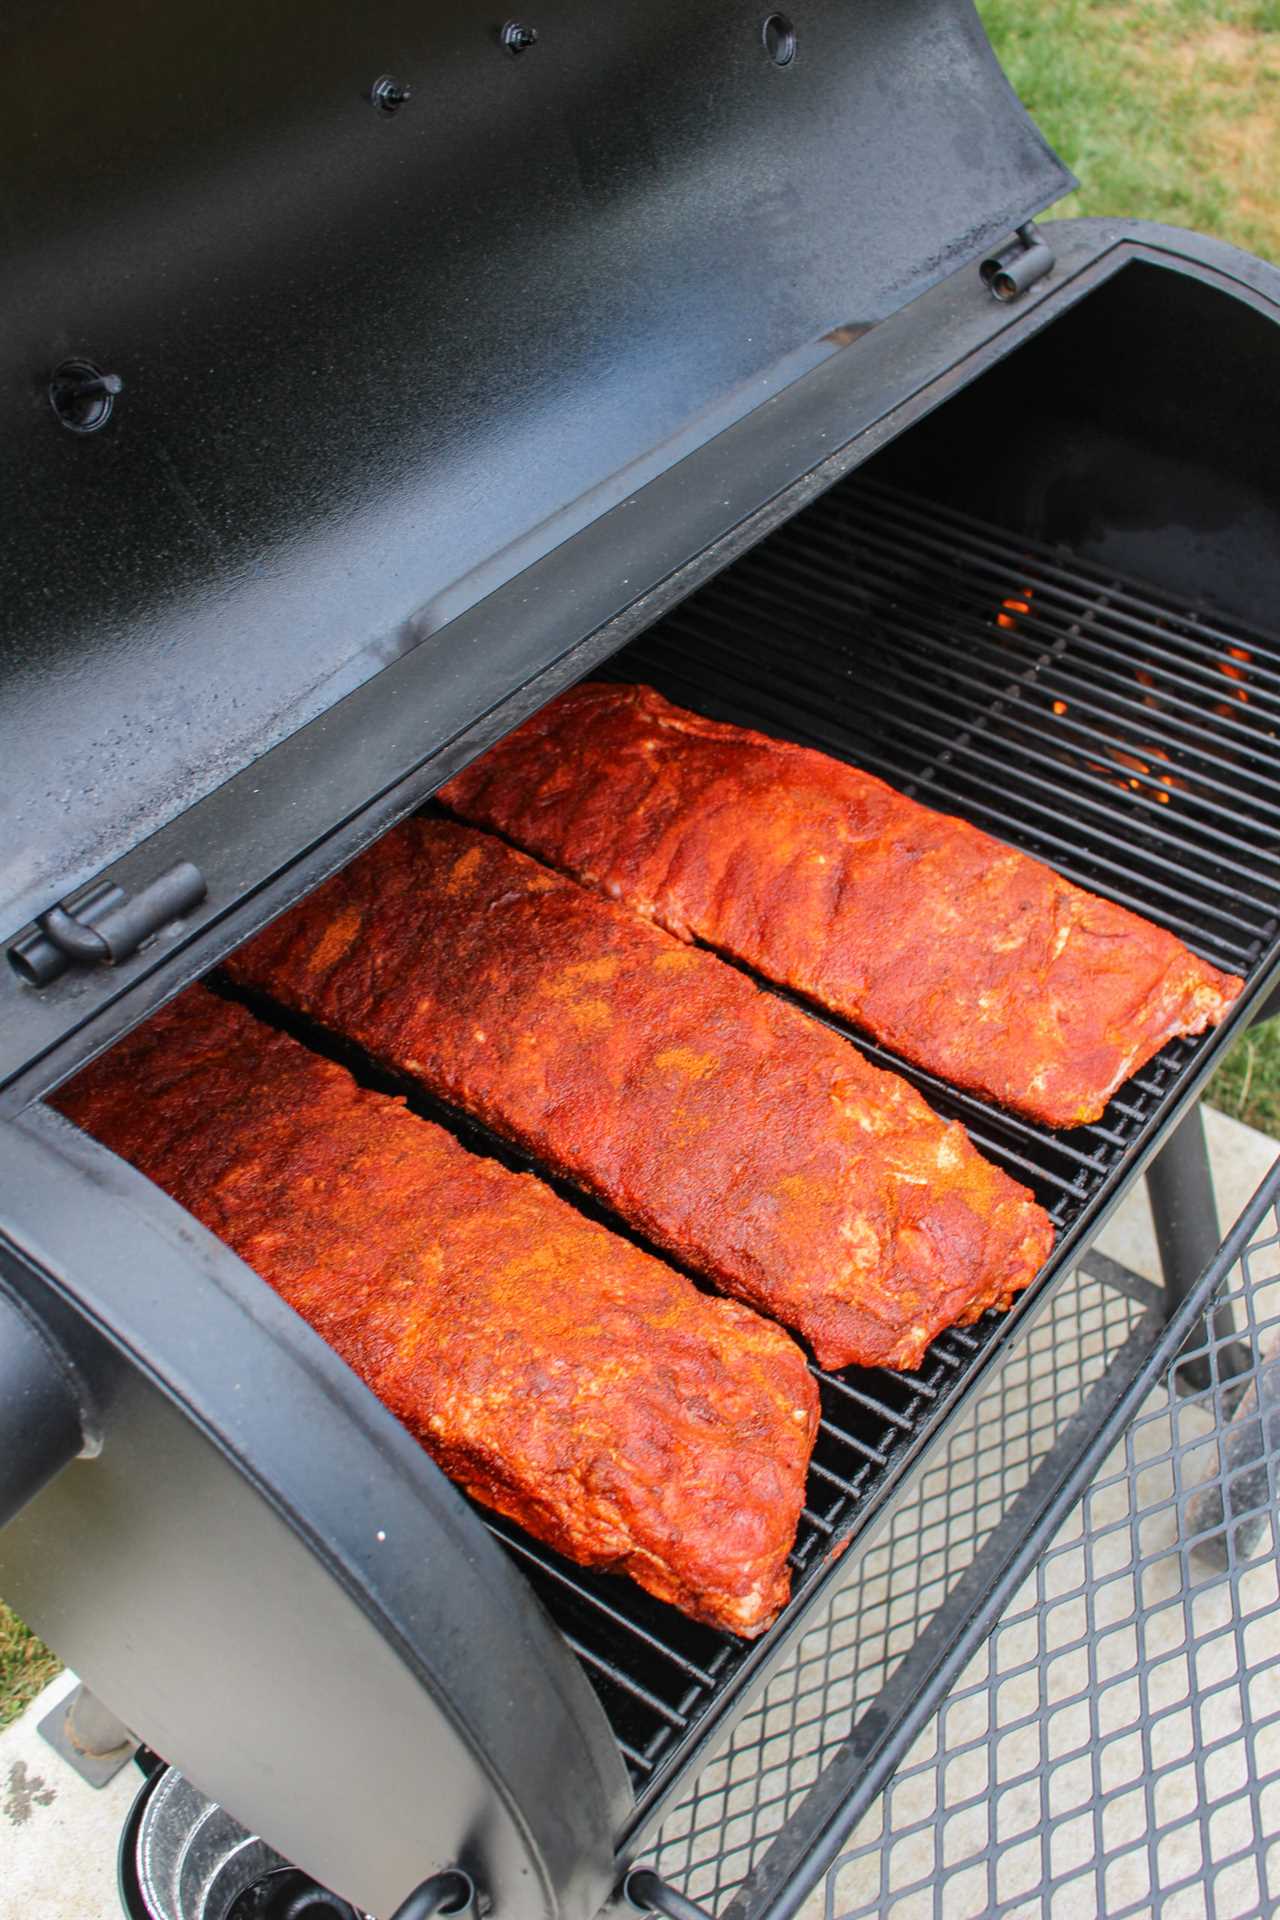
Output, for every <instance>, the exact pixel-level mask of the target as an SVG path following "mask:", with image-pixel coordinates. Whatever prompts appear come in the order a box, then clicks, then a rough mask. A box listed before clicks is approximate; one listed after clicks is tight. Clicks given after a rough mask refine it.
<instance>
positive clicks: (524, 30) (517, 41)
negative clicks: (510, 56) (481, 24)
mask: <svg viewBox="0 0 1280 1920" xmlns="http://www.w3.org/2000/svg"><path fill="white" fill-rule="evenodd" d="M498 38H499V39H500V40H501V42H502V44H503V46H504V47H505V48H506V50H507V52H508V53H527V52H528V50H529V48H530V47H533V46H536V45H537V43H538V29H537V28H536V27H529V26H526V25H525V24H524V22H523V21H521V20H508V22H507V24H506V26H505V27H504V28H503V29H502V32H501V33H500V34H499V36H498Z"/></svg>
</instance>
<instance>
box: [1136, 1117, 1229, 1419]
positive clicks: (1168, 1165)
mask: <svg viewBox="0 0 1280 1920" xmlns="http://www.w3.org/2000/svg"><path fill="white" fill-rule="evenodd" d="M1147 1195H1148V1198H1149V1199H1150V1201H1151V1224H1152V1226H1153V1228H1154V1230H1155V1236H1156V1248H1157V1250H1158V1252H1159V1255H1160V1268H1161V1272H1162V1273H1163V1275H1164V1285H1165V1292H1166V1295H1167V1296H1168V1300H1169V1305H1170V1308H1171V1309H1172V1308H1173V1307H1175V1306H1177V1305H1179V1304H1180V1302H1181V1301H1183V1300H1185V1299H1186V1297H1187V1295H1188V1294H1189V1293H1190V1291H1191V1289H1192V1288H1193V1287H1194V1286H1195V1284H1196V1282H1197V1281H1198V1279H1199V1278H1200V1275H1201V1274H1202V1273H1203V1272H1204V1269H1205V1267H1206V1266H1207V1265H1208V1263H1209V1261H1210V1260H1212V1258H1213V1256H1214V1254H1215V1252H1216V1251H1217V1247H1218V1242H1219V1240H1220V1239H1221V1237H1222V1236H1221V1234H1220V1232H1219V1230H1218V1208H1217V1202H1216V1201H1215V1199H1214V1193H1213V1175H1212V1172H1211V1171H1210V1167H1209V1149H1208V1143H1207V1142H1206V1140H1205V1132H1204V1118H1203V1116H1202V1114H1201V1112H1200V1109H1199V1107H1192V1108H1191V1110H1190V1112H1189V1113H1187V1114H1185V1115H1184V1116H1183V1118H1182V1119H1181V1120H1180V1121H1179V1122H1178V1125H1177V1126H1176V1127H1174V1128H1173V1130H1172V1131H1171V1133H1170V1134H1169V1137H1168V1139H1167V1140H1166V1141H1165V1143H1164V1145H1163V1146H1162V1147H1161V1149H1160V1151H1159V1153H1157V1154H1156V1155H1155V1157H1154V1159H1153V1160H1152V1161H1151V1164H1150V1165H1149V1166H1148V1168H1147ZM1213 1333H1214V1346H1215V1350H1214V1362H1215V1365H1216V1366H1217V1368H1218V1370H1219V1372H1222V1371H1224V1370H1225V1371H1226V1372H1228V1373H1235V1374H1239V1375H1241V1376H1243V1375H1244V1374H1246V1373H1247V1372H1248V1371H1249V1366H1250V1355H1249V1350H1248V1348H1247V1347H1245V1346H1243V1345H1241V1344H1240V1343H1239V1342H1237V1341H1236V1340H1235V1339H1234V1333H1235V1328H1234V1326H1233V1325H1232V1321H1231V1309H1230V1308H1229V1307H1228V1306H1226V1305H1220V1306H1219V1307H1218V1308H1217V1309H1216V1318H1215V1321H1214V1327H1213ZM1189 1345H1190V1347H1191V1348H1192V1349H1193V1351H1192V1352H1191V1354H1190V1355H1189V1357H1188V1358H1187V1360H1186V1361H1185V1363H1184V1364H1183V1366H1182V1368H1181V1370H1180V1378H1181V1379H1183V1380H1184V1381H1185V1382H1186V1384H1187V1386H1188V1388H1190V1389H1191V1390H1192V1391H1194V1392H1196V1393H1200V1392H1203V1390H1204V1388H1205V1387H1206V1386H1208V1384H1209V1371H1208V1368H1209V1362H1208V1359H1207V1357H1206V1353H1205V1336H1204V1330H1203V1328H1201V1329H1197V1330H1195V1331H1193V1333H1192V1335H1191V1338H1190V1341H1189Z"/></svg>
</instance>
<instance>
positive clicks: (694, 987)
mask: <svg viewBox="0 0 1280 1920" xmlns="http://www.w3.org/2000/svg"><path fill="white" fill-rule="evenodd" d="M228 971H229V972H230V974H231V977H232V978H233V979H234V980H236V981H238V982H240V983H241V984H242V985H244V986H248V987H252V988H255V989H257V990H259V991H261V992H264V993H266V994H269V995H270V996H272V998H273V999H274V1000H275V1001H277V1002H278V1003H281V1004H283V1005H285V1006H287V1007H291V1008H293V1009H295V1010H297V1011H299V1012H301V1013H303V1014H305V1015H306V1016H308V1017H309V1018H310V1019H312V1020H314V1021H316V1022H318V1023H320V1024H321V1025H322V1026H323V1027H325V1028H327V1029H329V1030H330V1031H332V1032H334V1033H338V1034H342V1035H344V1036H346V1038H348V1039H349V1040H352V1041H354V1042H355V1043H356V1044H357V1045H358V1046H360V1047H361V1048H363V1049H364V1051H365V1052H366V1054H368V1055H369V1056H372V1057H373V1058H374V1059H375V1060H377V1061H378V1062H379V1063H381V1064H382V1065H383V1066H384V1067H389V1068H391V1069H392V1070H393V1071H395V1072H397V1073H399V1074H401V1075H404V1076H409V1077H411V1078H412V1079H414V1080H416V1081H418V1082H419V1083H421V1084H422V1085H423V1086H425V1087H426V1088H428V1089H429V1090H430V1091H431V1092H432V1093H433V1094H435V1095H437V1096H439V1097H440V1098H442V1099H444V1100H446V1101H448V1102H450V1103H452V1104H453V1105H454V1106H455V1107H458V1108H462V1109H464V1110H465V1111H466V1112H468V1113H470V1114H472V1115H475V1116H477V1117H478V1118H480V1119H481V1120H483V1121H484V1122H486V1123H487V1124H488V1125H489V1126H490V1127H491V1128H492V1129H493V1130H494V1131H495V1132H497V1133H498V1134H501V1135H503V1136H504V1137H505V1138H506V1139H508V1140H511V1141H514V1142H515V1143H516V1144H517V1145H519V1146H520V1147H522V1148H523V1149H525V1150H526V1151H527V1152H528V1153H529V1154H531V1155H532V1156H533V1157H534V1158H535V1160H536V1161H537V1162H539V1163H540V1164H541V1165H542V1166H544V1167H546V1168H547V1169H548V1170H549V1171H551V1172H554V1173H558V1174H560V1175H563V1176H564V1177H565V1178H567V1179H568V1180H571V1181H573V1182H575V1183H576V1184H577V1185H579V1186H580V1187H582V1188H585V1189H586V1190H588V1191H589V1192H591V1193H592V1194H594V1195H596V1196H597V1197H598V1198H599V1199H601V1200H603V1201H604V1202H605V1203H606V1204H607V1205H608V1206H609V1207H611V1208H612V1209H613V1210H614V1212H615V1213H616V1214H618V1215H620V1216H621V1217H622V1218H623V1219H624V1220H626V1221H627V1222H628V1223H629V1224H630V1225H631V1226H633V1227H634V1228H636V1229H637V1230H638V1231H639V1232H641V1233H643V1234H644V1235H645V1236H646V1238H647V1239H648V1240H649V1241H651V1242H652V1243H654V1244H655V1245H657V1246H659V1247H661V1248H662V1249H664V1250H665V1251H667V1252H669V1253H671V1254H672V1255H674V1256H675V1257H676V1258H677V1259H678V1260H680V1261H681V1262H682V1263H684V1264H685V1265H686V1266H689V1267H691V1268H692V1269H693V1270H695V1271H696V1272H697V1273H699V1274H702V1275H704V1276H705V1277H706V1278H707V1279H709V1280H711V1281H712V1282H713V1283H714V1284H715V1285H716V1286H718V1287H720V1288H721V1289H722V1290H723V1291H724V1292H727V1293H731V1294H734V1295H736V1296H737V1297H738V1298H739V1299H742V1300H745V1301H746V1302H747V1303H748V1304H749V1305H751V1306H754V1307H758V1308H759V1309H760V1310H761V1311H762V1312H764V1313H767V1314H769V1315H771V1316H772V1317H773V1318H774V1319H777V1320H780V1321H782V1322H783V1323H784V1324H785V1325H787V1326H789V1327H792V1328H794V1329H795V1330H796V1331H797V1332H799V1333H801V1334H802V1335H803V1336H804V1338H805V1339H806V1340H807V1341H808V1342H809V1344H810V1345H811V1347H812V1348H813V1351H814V1353H815V1354H816V1356H817V1358H818V1360H819V1362H820V1363H821V1364H822V1365H823V1366H828V1367H843V1366H848V1365H851V1364H855V1363H856V1364H859V1365H863V1366H889V1367H902V1368H911V1367H917V1366H918V1365H919V1364H920V1361H921V1358H922V1356H923V1354H924V1351H925V1349H926V1347H927V1346H928V1344H929V1342H930V1340H931V1339H933V1337H934V1336H935V1335H936V1334H937V1333H938V1332H939V1331H940V1330H941V1329H942V1328H943V1327H946V1326H950V1325H952V1324H954V1323H957V1322H967V1321H971V1320H973V1319H976V1318H977V1316H978V1315H979V1314H980V1313H982V1312H983V1311H984V1310H985V1309H986V1308H987V1307H989V1306H1006V1305H1008V1303H1009V1301H1010V1300H1011V1299H1012V1297H1013V1295H1014V1293H1015V1292H1017V1290H1018V1289H1019V1288H1021V1287H1024V1286H1026V1284H1027V1283H1028V1282H1029V1281H1030V1280H1031V1279H1032V1278H1033V1277H1034V1275H1035V1274H1036V1273H1037V1272H1038V1271H1039V1268H1040V1266H1041V1265H1042V1263H1043V1261H1044V1259H1045V1257H1046V1255H1047V1254H1048V1251H1049V1248H1050V1246H1051V1244H1052V1240H1053V1229H1052V1226H1051V1223H1050V1221H1049V1218H1048V1216H1047V1214H1045V1213H1044V1211H1043V1210H1042V1209H1041V1208H1040V1207H1039V1206H1038V1205H1037V1204H1036V1202H1035V1201H1034V1199H1033V1198H1032V1197H1031V1195H1030V1194H1029V1193H1028V1192H1027V1191H1026V1190H1025V1189H1024V1188H1022V1187H1020V1186H1018V1185H1017V1184H1016V1183H1015V1182H1014V1181H1012V1180H1011V1179H1010V1178H1009V1177H1008V1176H1007V1175H1006V1174H1005V1173H1003V1172H1002V1171H1001V1170H1000V1169H999V1168H997V1167H995V1166H993V1165H992V1164H991V1163H990V1162H989V1161H987V1160H985V1159H984V1158H983V1157H982V1156H981V1155H980V1154H979V1153H978V1152H977V1150H976V1149H975V1148H974V1147H973V1145H972V1144H971V1143H970V1141H969V1139H968V1136H967V1135H966V1134H965V1132H964V1130H963V1129H962V1128H961V1127H959V1126H958V1125H956V1124H954V1123H951V1124H948V1123H947V1122H945V1121H943V1120H941V1119H940V1118H939V1117H938V1116H937V1115H936V1114H935V1113H934V1112H933V1111H932V1109H931V1108H930V1107H928V1106H927V1105H926V1103H925V1102H924V1101H923V1100H922V1099H921V1098H920V1096H919V1095H918V1094H917V1093H916V1092H915V1091H914V1089H913V1088H911V1087H910V1086H908V1084H907V1083H906V1081H904V1080H903V1079H901V1078H900V1077H899V1076H898V1075H896V1074H889V1073H884V1072H881V1071H880V1070H879V1069H877V1068H875V1067H873V1066H871V1065H870V1064H869V1063H868V1062H867V1061H866V1060H864V1059H863V1058H862V1056H861V1055H860V1054H859V1053H858V1052H857V1051H856V1049H855V1048H854V1047H852V1046H851V1045H849V1043H848V1042H847V1041H846V1040H844V1039H842V1038H841V1037H840V1036H839V1035H837V1034H835V1033H832V1032H831V1031H830V1030H829V1029H828V1028H826V1027H824V1026H823V1025H821V1023H820V1022H818V1021H817V1020H814V1019H812V1018H811V1017H810V1016H809V1015H808V1014H806V1013H803V1012H801V1011H799V1010H798V1009H797V1008H795V1007H793V1006H790V1005H788V1004H787V1003H786V1002H784V1001H782V1000H781V999H779V997H778V996H777V995H776V994H770V993H766V992H763V991H761V989H760V988H758V987H756V986H754V985H753V984H752V983H751V982H750V981H749V980H747V979H746V978H745V977H744V976H743V975H742V974H741V973H739V972H737V971H736V970H735V969H733V968H731V967H728V966H726V965H725V964H724V963H723V962H722V961H720V960H717V959H716V958H715V957H714V956H713V955H711V954H708V953H704V952H702V951H700V950H699V949H697V948H695V947H691V946H688V945H685V944H683V943H682V942H680V941H678V940H673V939H672V938H671V937H670V936H669V935H668V934H666V933H663V932H662V931H661V930H660V929H659V928H657V927H655V926H652V925H651V924H650V923H649V922H647V921H646V920H643V919H641V918H640V917H639V916H637V915H636V914H633V913H630V912H628V911H627V910H626V909H625V908H623V907H619V906H616V905H614V904H613V903H612V902H610V901H607V900H602V899H601V898H600V897H599V896H598V895H596V894H594V893H591V892H589V891H588V890H587V889H585V888H583V887H580V886H578V885H577V884H576V883H575V882H574V881H572V880H569V879H566V878H564V877H563V876H562V875H559V874H556V873H553V872H551V871H550V870H549V869H548V868H546V867H543V866H541V865H539V864H538V863H537V862H536V861H534V860H530V859H528V858H527V857H526V856H525V855H524V854H521V853H518V852H516V851H515V850H514V849H512V848H510V847H508V846H506V845H504V844H503V842H501V841H500V840H497V839H494V838H493V837H492V836H490V835H488V834H483V833H477V832H475V831H473V830H472V829H471V828H468V827H464V826H459V825H457V824H456V823H455V822H453V821H445V820H434V819H422V818H419V819H414V820H409V821H407V822H405V823H404V824H403V825H402V826H400V827H397V828H395V829H393V831H392V832H390V833H388V834H386V835H385V836H384V837H383V839H382V840H381V841H379V842H378V843H377V844H376V845H375V846H373V847H371V848H370V849H369V850H368V852H366V853H365V854H363V855H362V856H361V857H360V858H359V859H358V860H356V861H355V862H353V864H352V865H351V866H350V867H348V868H346V869H345V870H344V871H343V872H342V873H339V874H337V875H336V876H335V877H334V878H333V879H332V880H329V881H328V882H326V883H325V885H323V886H322V887H320V888H318V889H317V890H316V891H315V893H313V894H312V895H310V896H309V898H308V899H306V900H305V901H303V902H302V904H301V905H300V906H298V907H296V908H294V909H293V911H292V912H290V913H288V914H286V915H285V916H284V917H283V918H282V919H280V920H278V921H277V922H276V923H275V924H274V925H273V926H271V927H269V928H268V929H267V930H266V932H265V933H262V934H260V935H259V936H258V937H257V939H255V940H254V941H252V942H250V944H249V945H248V946H246V947H243V948H241V949H240V951H239V952H238V953H237V954H235V955H233V956H232V959H231V961H230V962H229V963H228Z"/></svg>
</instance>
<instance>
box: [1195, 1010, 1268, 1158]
mask: <svg viewBox="0 0 1280 1920" xmlns="http://www.w3.org/2000/svg"><path fill="white" fill-rule="evenodd" d="M1205 1098H1206V1099H1207V1100H1208V1102H1209V1104H1210V1105H1211V1106H1214V1107H1217V1108H1219V1109H1220V1110H1221V1112H1223V1113H1229V1114H1230V1115H1231V1117H1232V1119H1233V1120H1243V1121H1244V1122H1245V1124H1246V1126H1250V1127H1257V1129H1258V1130H1259V1132H1260V1133H1269V1134H1271V1135H1273V1137H1274V1138H1275V1139H1277V1140H1280V1020H1268V1021H1267V1022H1266V1023H1265V1025H1263V1026H1260V1027H1254V1029H1253V1031H1252V1032H1251V1033H1246V1034H1242V1035H1241V1037H1240V1039H1239V1040H1237V1041H1236V1043H1235V1045H1234V1046H1233V1047H1232V1049H1231V1051H1230V1053H1229V1054H1228V1055H1227V1057H1226V1059H1225V1060H1224V1061H1223V1063H1222V1065H1221V1066H1220V1067H1219V1068H1218V1071H1217V1072H1216V1073H1215V1074H1214V1076H1213V1078H1212V1080H1211V1081H1210V1082H1209V1090H1208V1092H1207V1093H1206V1095H1205Z"/></svg>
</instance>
